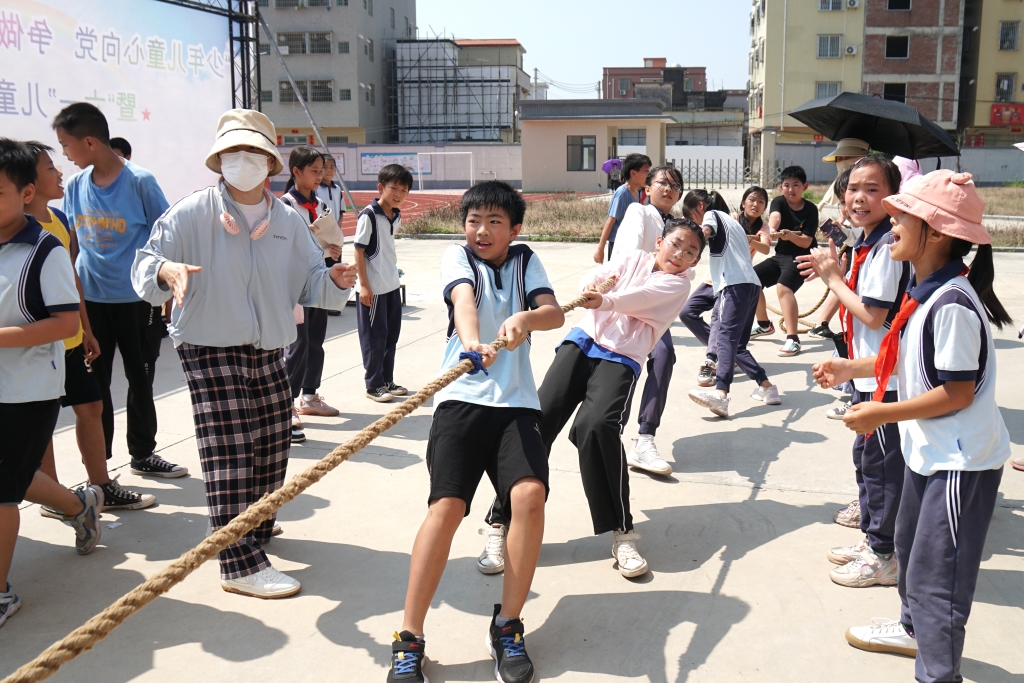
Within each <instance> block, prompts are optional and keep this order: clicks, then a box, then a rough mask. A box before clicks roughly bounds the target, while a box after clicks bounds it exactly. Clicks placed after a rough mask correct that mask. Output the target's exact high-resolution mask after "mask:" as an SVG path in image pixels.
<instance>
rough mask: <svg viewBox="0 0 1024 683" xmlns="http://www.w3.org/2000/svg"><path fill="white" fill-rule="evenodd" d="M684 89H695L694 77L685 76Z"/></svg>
mask: <svg viewBox="0 0 1024 683" xmlns="http://www.w3.org/2000/svg"><path fill="white" fill-rule="evenodd" d="M683 90H685V91H686V92H692V91H693V79H692V78H684V79H683Z"/></svg>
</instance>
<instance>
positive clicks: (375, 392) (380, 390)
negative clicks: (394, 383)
mask: <svg viewBox="0 0 1024 683" xmlns="http://www.w3.org/2000/svg"><path fill="white" fill-rule="evenodd" d="M394 397H395V395H394V394H392V393H391V392H390V391H388V388H387V387H386V386H384V387H377V388H376V389H367V390H366V398H368V399H370V400H371V401H376V402H377V403H387V402H388V401H390V400H391V399H393V398H394Z"/></svg>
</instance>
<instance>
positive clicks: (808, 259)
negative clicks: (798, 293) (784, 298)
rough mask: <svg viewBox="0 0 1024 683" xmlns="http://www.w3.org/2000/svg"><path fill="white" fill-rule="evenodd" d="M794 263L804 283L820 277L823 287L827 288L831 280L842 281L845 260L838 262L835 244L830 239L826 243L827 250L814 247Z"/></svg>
mask: <svg viewBox="0 0 1024 683" xmlns="http://www.w3.org/2000/svg"><path fill="white" fill-rule="evenodd" d="M844 258H845V255H844ZM796 261H797V268H799V270H800V274H801V275H802V276H803V278H804V280H805V281H807V282H810V281H811V280H813V279H815V278H817V277H820V278H821V280H822V282H824V283H825V286H828V284H829V283H830V282H831V281H832V280H833V278H840V279H842V277H843V271H844V270H845V260H844V261H842V262H841V261H840V259H839V252H838V251H837V250H836V243H835V242H833V241H832V240H831V239H830V240H829V241H828V249H824V248H822V247H815V248H814V249H811V253H810V254H807V255H801V256H797V257H796Z"/></svg>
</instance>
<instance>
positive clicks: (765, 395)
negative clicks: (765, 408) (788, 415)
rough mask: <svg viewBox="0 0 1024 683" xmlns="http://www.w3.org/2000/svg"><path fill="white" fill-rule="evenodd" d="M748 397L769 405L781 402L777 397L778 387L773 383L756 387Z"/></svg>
mask: <svg viewBox="0 0 1024 683" xmlns="http://www.w3.org/2000/svg"><path fill="white" fill-rule="evenodd" d="M750 398H752V399H754V400H755V401H764V403H765V405H769V406H777V405H779V404H780V403H782V399H781V398H779V387H778V386H776V385H774V384H772V385H771V386H768V387H762V386H759V387H757V388H756V389H754V393H752V394H751V395H750Z"/></svg>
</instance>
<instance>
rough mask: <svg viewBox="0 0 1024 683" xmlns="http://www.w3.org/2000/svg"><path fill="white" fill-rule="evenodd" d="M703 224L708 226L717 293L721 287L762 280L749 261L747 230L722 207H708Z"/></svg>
mask: <svg viewBox="0 0 1024 683" xmlns="http://www.w3.org/2000/svg"><path fill="white" fill-rule="evenodd" d="M703 224H704V226H705V227H709V228H711V239H710V240H708V251H709V252H711V282H712V285H713V286H714V288H715V294H716V295H717V294H718V293H719V292H721V291H722V287H730V286H732V285H742V284H753V285H757V286H761V280H760V279H759V278H758V277H757V273H755V272H754V266H753V264H752V263H751V262H750V243H749V242H748V241H747V232H746V230H744V229H743V226H742V225H740V224H739V223H738V222H737V221H736V220H735V219H734V218H733V217H732V216H730V215H729V214H727V213H724V212H722V211H714V210H712V211H707V212H705V214H704V223H703Z"/></svg>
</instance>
